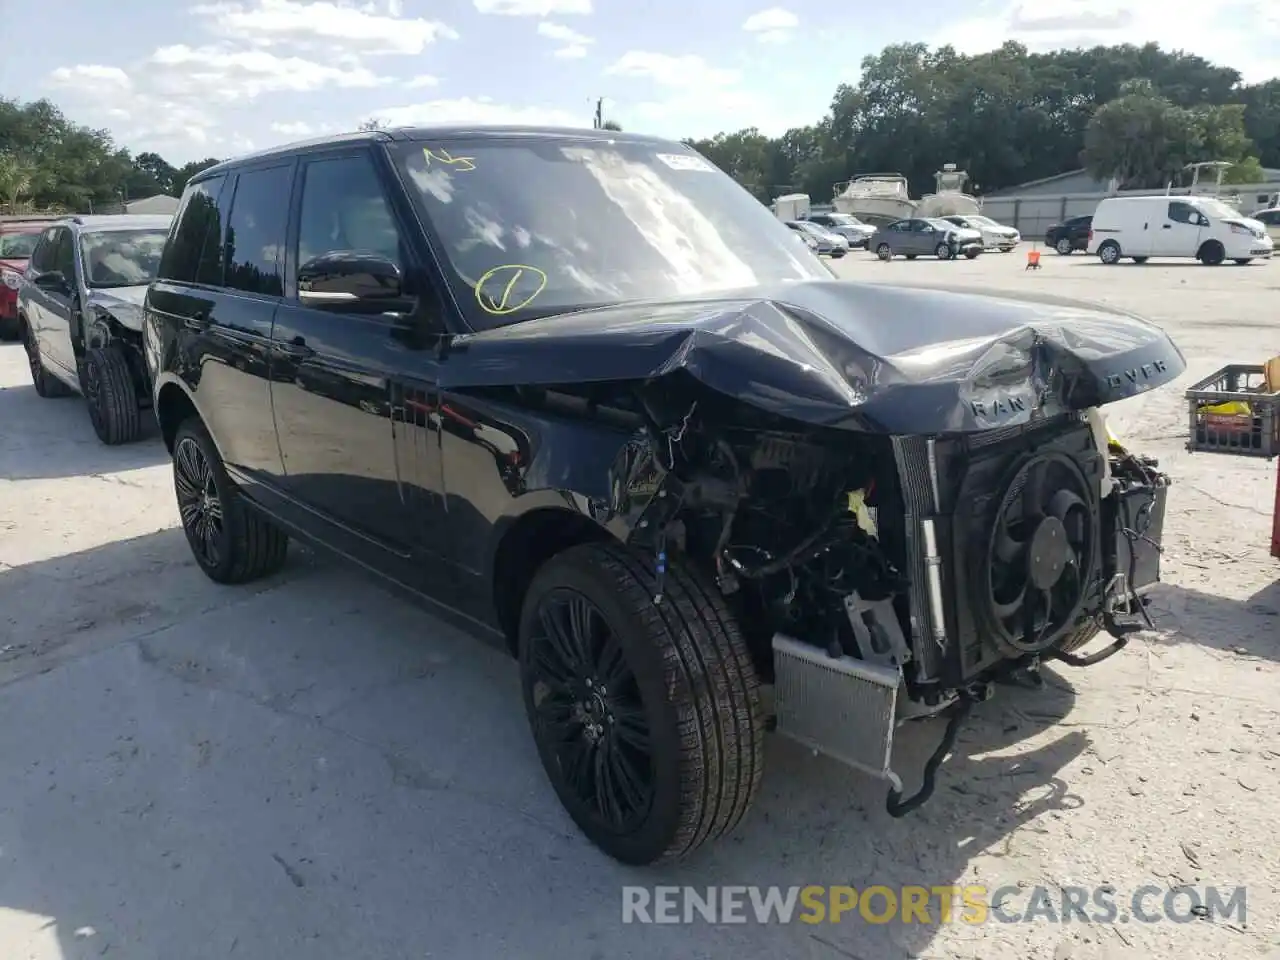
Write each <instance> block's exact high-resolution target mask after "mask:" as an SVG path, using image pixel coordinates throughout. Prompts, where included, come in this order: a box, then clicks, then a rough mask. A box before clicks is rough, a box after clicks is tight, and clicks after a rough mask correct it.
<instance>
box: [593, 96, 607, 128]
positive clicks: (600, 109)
mask: <svg viewBox="0 0 1280 960" xmlns="http://www.w3.org/2000/svg"><path fill="white" fill-rule="evenodd" d="M591 126H593V127H594V128H595V129H597V130H599V129H600V128H601V127H603V126H604V97H596V115H595V118H594V119H593V120H592V123H591Z"/></svg>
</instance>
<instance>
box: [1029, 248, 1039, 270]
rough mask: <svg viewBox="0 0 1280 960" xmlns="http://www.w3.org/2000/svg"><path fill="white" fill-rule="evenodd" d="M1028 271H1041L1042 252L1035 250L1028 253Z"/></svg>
mask: <svg viewBox="0 0 1280 960" xmlns="http://www.w3.org/2000/svg"><path fill="white" fill-rule="evenodd" d="M1027 269H1028V270H1039V269H1040V251H1039V250H1036V249H1034V248H1033V249H1031V250H1028V251H1027Z"/></svg>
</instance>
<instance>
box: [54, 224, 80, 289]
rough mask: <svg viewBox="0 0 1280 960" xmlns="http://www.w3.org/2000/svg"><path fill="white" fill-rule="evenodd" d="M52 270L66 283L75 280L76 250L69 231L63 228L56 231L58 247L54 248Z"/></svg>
mask: <svg viewBox="0 0 1280 960" xmlns="http://www.w3.org/2000/svg"><path fill="white" fill-rule="evenodd" d="M53 269H54V270H57V271H58V272H59V273H61V274H62V275H63V276H64V277H66V278H67V282H68V283H73V282H75V279H76V250H75V244H74V241H73V238H72V236H71V231H70V230H68V229H66V228H65V227H63V228H62V229H60V230H59V231H58V245H57V246H56V247H54V253H53Z"/></svg>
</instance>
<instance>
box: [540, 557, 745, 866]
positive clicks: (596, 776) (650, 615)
mask: <svg viewBox="0 0 1280 960" xmlns="http://www.w3.org/2000/svg"><path fill="white" fill-rule="evenodd" d="M659 594H662V599H661V601H660V602H655V599H654V598H655V597H656V596H658V595H659ZM520 674H521V686H522V688H523V692H524V700H525V709H526V711H527V713H528V716H529V724H530V727H531V729H532V731H533V737H534V742H535V744H536V745H537V749H538V755H539V757H540V758H541V760H542V765H543V768H544V769H545V770H546V773H547V777H548V779H549V780H550V781H551V785H552V787H553V788H554V789H555V792H556V795H557V796H558V797H559V799H560V802H561V803H562V804H563V805H564V807H565V809H566V811H568V813H569V816H570V817H571V818H572V819H573V821H574V822H575V823H576V824H577V825H578V828H579V829H580V830H582V832H583V833H584V834H585V835H586V836H587V838H588V839H590V840H591V842H592V843H594V844H595V845H596V846H598V847H599V848H600V849H601V850H603V851H604V852H605V853H607V854H609V855H610V856H611V857H613V858H615V859H617V860H619V861H621V862H623V863H627V864H634V865H642V864H649V863H654V862H657V861H669V860H676V859H680V858H682V857H685V856H687V855H689V854H691V853H693V852H694V851H695V850H696V849H698V848H699V847H700V846H702V845H703V844H705V843H707V842H709V841H712V840H715V839H717V838H719V837H721V836H723V835H725V834H726V833H728V832H729V831H731V830H733V829H734V827H736V826H737V825H738V823H739V822H741V820H742V818H743V816H744V815H745V813H746V812H747V809H748V808H749V807H750V805H751V801H752V799H753V798H754V796H755V794H756V792H757V789H758V787H759V784H760V775H761V771H762V769H763V750H762V748H763V731H764V725H763V716H762V712H761V706H760V700H759V688H758V681H757V678H756V674H755V670H754V667H753V666H752V663H751V658H750V654H749V652H748V650H747V646H746V642H745V641H744V640H743V637H742V634H741V633H740V631H739V629H738V626H737V624H736V623H735V622H734V620H733V617H732V616H731V614H730V613H729V611H728V609H727V608H726V607H725V604H724V601H723V599H722V598H721V597H720V595H719V593H718V592H717V591H716V590H715V588H714V587H712V586H711V585H709V584H707V583H705V582H704V581H703V580H702V579H701V578H700V577H699V576H697V575H696V574H694V573H693V572H692V571H690V570H688V569H686V568H684V567H683V566H681V565H679V564H673V565H672V566H671V568H670V569H669V570H668V571H667V573H666V576H665V581H664V582H663V583H659V582H658V581H657V578H656V576H655V574H654V565H653V563H652V561H648V560H645V559H643V558H641V557H640V556H638V555H637V554H635V553H633V552H632V551H630V550H628V549H627V548H625V547H623V546H621V545H620V544H616V543H589V544H583V545H581V546H577V547H573V548H570V549H569V550H566V551H565V552H563V553H561V554H559V555H557V556H555V557H553V558H552V559H551V560H549V561H548V562H547V563H546V564H545V565H544V566H543V567H542V568H541V569H540V570H539V571H538V573H537V575H536V576H535V577H534V580H533V583H532V584H531V585H530V588H529V592H528V594H527V595H526V598H525V602H524V608H523V612H522V614H521V619H520Z"/></svg>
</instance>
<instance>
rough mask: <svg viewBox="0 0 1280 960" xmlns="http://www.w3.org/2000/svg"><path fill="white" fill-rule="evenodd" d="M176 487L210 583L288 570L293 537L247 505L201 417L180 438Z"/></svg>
mask: <svg viewBox="0 0 1280 960" xmlns="http://www.w3.org/2000/svg"><path fill="white" fill-rule="evenodd" d="M173 486H174V493H175V494H176V496H177V498H178V513H179V514H180V515H181V517H182V530H183V532H184V533H185V534H186V535H187V543H188V545H189V546H190V547H191V553H192V554H193V555H194V556H195V559H196V563H198V564H199V565H200V569H201V570H203V571H204V572H205V575H206V576H207V577H208V578H209V579H210V580H213V581H214V582H215V583H227V584H234V583H248V582H249V581H251V580H257V579H259V578H261V577H265V576H269V575H270V574H272V573H275V572H276V571H277V570H279V569H280V568H281V567H282V566H283V565H284V561H285V556H286V554H287V552H288V549H289V538H288V536H287V535H286V534H285V533H284V531H283V530H281V529H280V528H279V527H277V526H275V525H274V524H273V523H271V522H270V521H268V520H267V519H266V518H265V517H262V516H260V515H259V514H257V513H254V512H253V511H252V510H251V509H250V508H249V506H248V505H247V504H246V503H245V501H244V499H243V497H242V496H241V494H240V491H239V490H238V489H237V488H236V485H235V484H234V483H233V482H232V481H231V478H230V477H229V476H227V471H226V468H225V467H224V466H223V464H222V457H221V456H219V455H218V448H217V447H216V446H214V443H213V439H212V438H211V437H210V436H209V432H208V431H207V430H206V429H205V427H204V424H202V423H201V422H200V421H199V420H198V419H196V418H195V417H192V418H190V419H188V420H186V421H185V422H183V423H182V424H181V425H180V426H179V427H178V431H177V433H176V435H175V436H174V441H173Z"/></svg>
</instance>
